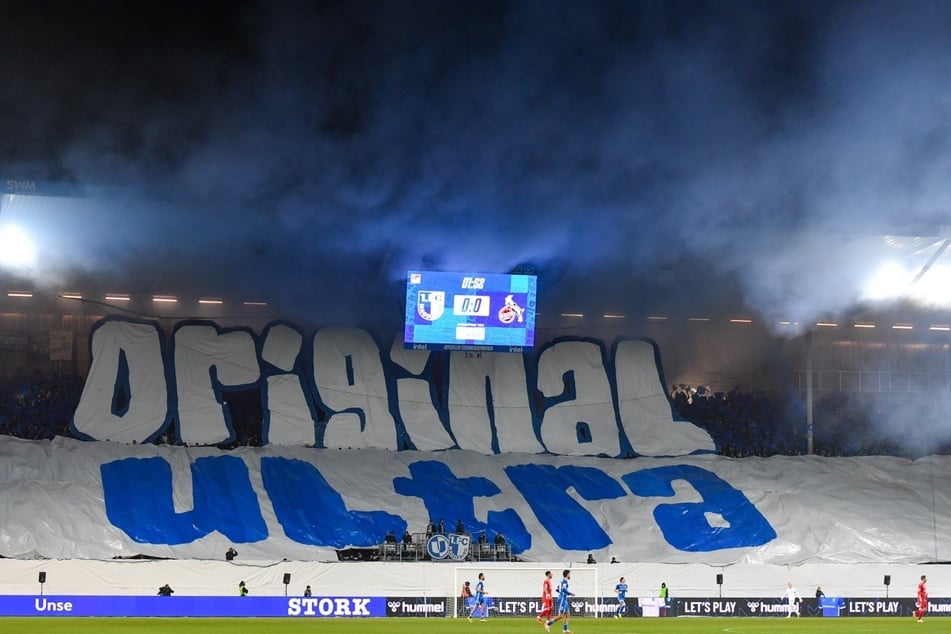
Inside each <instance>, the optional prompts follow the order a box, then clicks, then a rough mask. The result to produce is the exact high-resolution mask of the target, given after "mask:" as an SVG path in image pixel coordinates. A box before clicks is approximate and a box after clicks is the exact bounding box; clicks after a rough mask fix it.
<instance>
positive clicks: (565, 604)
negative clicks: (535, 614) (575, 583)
mask: <svg viewBox="0 0 951 634" xmlns="http://www.w3.org/2000/svg"><path fill="white" fill-rule="evenodd" d="M561 577H562V579H561V583H559V584H558V604H557V605H558V608H557V610H558V616H556V617H555V618H553V619H548V620H547V621H545V631H546V632H550V631H551V626H552V624H553V623H554V622H555V621H560V620H562V619H564V621H565V627H564V631H565V632H568V633H569V634H570V632H571V630H569V629H568V616H569V614H570V612H571V602H570V600H569V599H570V597H573V596H575V595H574V593H573V592H572V591H571V589H570V588H569V587H568V582H569V581H571V571H570V570H564V571H562V573H561Z"/></svg>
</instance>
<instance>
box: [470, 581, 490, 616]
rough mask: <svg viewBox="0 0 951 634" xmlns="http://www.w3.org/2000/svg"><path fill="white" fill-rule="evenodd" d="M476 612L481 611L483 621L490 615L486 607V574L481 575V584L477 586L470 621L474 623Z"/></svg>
mask: <svg viewBox="0 0 951 634" xmlns="http://www.w3.org/2000/svg"><path fill="white" fill-rule="evenodd" d="M476 610H480V612H479V614H480V615H481V617H482V618H481V619H480V620H482V621H484V620H485V617H486V616H487V615H488V609H487V608H486V605H485V574H484V573H481V572H480V573H479V582H478V583H476V585H475V603H473V604H472V611H470V612H469V621H470V622H471V621H472V617H473V616H475V613H476Z"/></svg>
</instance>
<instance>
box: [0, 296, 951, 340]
mask: <svg viewBox="0 0 951 634" xmlns="http://www.w3.org/2000/svg"><path fill="white" fill-rule="evenodd" d="M58 295H59V297H61V298H63V299H76V300H81V299H84V297H83V294H82V293H78V292H62V293H59V294H58ZM7 297H19V298H25V299H28V298H31V297H33V292H32V291H7ZM105 300H106V301H107V302H128V301H132V296H131V295H127V294H125V293H109V294H107V295H106V296H105ZM152 301H153V302H154V303H156V304H177V303H178V298H177V297H175V296H173V295H153V296H152ZM198 303H199V304H208V305H222V304H224V300H223V299H220V298H217V297H200V298H198ZM242 305H244V306H267V305H268V304H267V302H265V301H260V300H247V301H244V302H242ZM538 315H541V313H538ZM561 316H562V317H563V318H565V319H583V318H584V313H561ZM601 316H602V317H603V318H604V319H606V320H625V319H627V315H623V314H620V313H604V314H602V315H601ZM669 319H670V318H669V317H666V316H661V315H648V316H647V318H646V320H647V321H648V322H653V323H662V322H666V321H669ZM687 321H690V322H701V323H702V322H709V321H712V320H711V319H710V318H709V317H688V318H687ZM730 323H732V324H752V323H753V320H752V319H749V318H746V317H733V318H731V319H730ZM779 325H780V326H786V327H799V325H800V323H799V322H798V321H780V322H779ZM815 325H816V327H817V328H837V327H838V326H839V324H838V323H837V322H833V321H817V322H815ZM852 327H853V328H859V329H869V330H870V329H874V328H876V327H877V326H876V324H872V323H868V322H860V323H855V324H852ZM891 328H892V330H914V329H915V326H914V324H909V323H897V324H892V326H891ZM928 330H932V331H935V332H951V325H949V324H931V325H930V326H929V327H928Z"/></svg>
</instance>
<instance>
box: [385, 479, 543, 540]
mask: <svg viewBox="0 0 951 634" xmlns="http://www.w3.org/2000/svg"><path fill="white" fill-rule="evenodd" d="M409 472H410V474H411V475H412V477H410V478H394V479H393V489H394V490H395V491H396V492H397V493H399V494H401V495H407V496H412V497H418V498H422V500H423V504H424V505H425V506H426V510H427V511H429V516H430V517H431V518H432V519H434V520H439V519H445V520H447V521H448V522H449V526H450V527H452V526H454V525H455V522H456V521H457V520H462V523H463V525H464V526H465V528H466V530H467V531H468V532H469V533H471V534H473V535H475V534H477V533H481V532H482V531H485V533H486V537H487V538H488V540H489V542H490V543H491V542H492V541H493V540H494V539H495V536H496V535H497V534H498V533H502V535H503V536H504V537H505V539H506V541H507V542H508V543H509V546H510V548H511V549H512V552H513V553H520V552H524V551H525V550H527V549H528V548H531V545H532V535H531V533H529V532H528V529H526V528H525V524H524V523H523V522H522V518H520V517H519V516H518V513H516V512H515V510H514V509H505V510H504V511H489V512H488V514H487V520H488V521H487V522H481V521H479V520H478V519H476V516H475V504H474V503H473V501H472V500H473V499H474V498H477V497H492V496H494V495H498V494H500V493H501V492H502V490H501V489H499V487H498V486H497V485H496V484H495V483H494V482H492V481H491V480H489V479H488V478H479V477H473V478H457V477H456V476H455V475H454V474H453V473H452V471H451V470H450V469H449V467H448V466H446V465H445V464H443V463H441V462H437V461H435V460H421V461H419V462H414V463H412V464H411V465H410V466H409Z"/></svg>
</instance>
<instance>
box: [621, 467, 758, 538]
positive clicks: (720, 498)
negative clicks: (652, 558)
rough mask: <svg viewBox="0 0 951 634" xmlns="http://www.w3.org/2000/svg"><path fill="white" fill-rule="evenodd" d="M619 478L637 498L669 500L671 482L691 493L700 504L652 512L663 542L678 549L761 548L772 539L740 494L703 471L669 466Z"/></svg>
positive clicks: (667, 506) (668, 506) (664, 507)
mask: <svg viewBox="0 0 951 634" xmlns="http://www.w3.org/2000/svg"><path fill="white" fill-rule="evenodd" d="M621 479H622V480H624V483H625V484H627V486H628V487H630V489H631V491H632V492H633V493H634V495H639V496H641V497H673V495H674V489H673V487H672V486H671V483H672V482H673V481H674V480H684V481H686V482H688V483H690V485H691V486H692V487H693V488H694V489H696V490H697V492H698V493H699V494H700V497H702V498H703V501H702V502H681V503H675V504H658V505H657V508H655V509H654V519H655V520H656V521H657V525H658V526H659V527H660V530H661V532H663V534H664V538H665V539H666V540H667V543H669V544H670V545H671V546H673V547H674V548H677V549H679V550H684V551H688V552H710V551H713V550H722V549H725V548H742V547H750V546H762V545H763V544H766V543H769V542H770V541H772V540H773V539H775V538H776V531H775V530H773V527H772V526H771V525H770V523H769V522H768V521H767V520H766V518H765V517H763V515H762V514H761V513H760V512H759V511H758V510H757V509H756V507H755V506H753V504H752V502H750V501H749V499H747V497H746V496H745V495H743V492H742V491H739V490H737V489H734V488H733V487H732V486H730V484H729V483H728V482H726V481H724V480H722V479H721V478H719V477H718V476H717V475H716V474H714V473H711V472H710V471H707V470H706V469H701V468H700V467H694V466H691V465H673V466H669V467H657V468H656V469H645V470H643V471H638V472H636V473H629V474H627V475H625V476H622V477H621ZM708 513H714V514H718V515H720V516H721V517H722V518H723V519H724V520H725V521H726V523H728V524H729V526H711V525H710V523H709V522H708V521H707V516H706V514H708Z"/></svg>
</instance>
